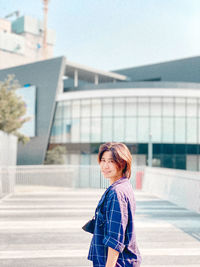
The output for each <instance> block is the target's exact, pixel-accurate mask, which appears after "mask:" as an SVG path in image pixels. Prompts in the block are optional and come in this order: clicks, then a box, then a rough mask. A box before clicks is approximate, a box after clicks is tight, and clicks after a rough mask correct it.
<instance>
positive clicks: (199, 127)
mask: <svg viewBox="0 0 200 267" xmlns="http://www.w3.org/2000/svg"><path fill="white" fill-rule="evenodd" d="M150 133H151V135H152V142H153V164H154V166H161V167H169V168H178V169H194V167H190V166H196V167H195V168H196V169H197V170H199V161H200V160H199V152H200V145H199V144H200V99H198V98H192V97H189V98H188V97H187V98H186V97H141V96H137V97H136V96H131V97H112V98H111V97H110V98H108V97H107V98H88V99H79V100H77V99H75V100H74V99H71V100H68V101H60V102H57V107H56V112H55V118H54V121H53V126H52V130H51V137H50V144H63V145H64V144H66V146H67V148H68V147H69V148H70V151H71V152H70V153H71V154H73V153H77V154H78V153H79V154H80V155H84V157H82V159H81V160H80V161H84V162H89V163H91V162H92V160H91V157H92V154H94V153H97V151H98V147H99V144H100V143H103V142H109V141H119V142H125V143H126V144H127V145H128V146H129V147H130V149H131V151H132V153H133V154H136V155H138V162H139V158H140V161H141V162H142V164H146V161H147V154H148V142H149V135H150ZM73 144H74V146H73ZM84 144H85V145H84ZM86 146H87V151H86V152H84V151H85V147H86ZM75 147H76V148H75ZM70 153H69V154H70ZM73 155H74V154H73ZM139 156H140V157H139ZM141 156H143V160H141ZM194 156H195V160H196V162H197V163H196V164H194V162H192V163H191V161H193V160H194ZM191 159H192V160H191ZM69 161H70V160H69Z"/></svg>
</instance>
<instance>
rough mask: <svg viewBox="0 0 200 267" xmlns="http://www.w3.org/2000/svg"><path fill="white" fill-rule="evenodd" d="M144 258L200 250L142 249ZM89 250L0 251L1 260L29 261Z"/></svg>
mask: <svg viewBox="0 0 200 267" xmlns="http://www.w3.org/2000/svg"><path fill="white" fill-rule="evenodd" d="M140 251H141V255H142V257H144V256H199V255H200V250H199V248H198V249H190V250H183V249H182V248H179V249H174V248H171V249H140ZM87 255H88V249H87V250H83V249H76V250H70V249H65V250H15V251H13V250H11V251H0V259H27V258H57V257H59V258H74V257H76V258H77V257H79V258H80V257H87Z"/></svg>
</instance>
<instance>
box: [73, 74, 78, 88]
mask: <svg viewBox="0 0 200 267" xmlns="http://www.w3.org/2000/svg"><path fill="white" fill-rule="evenodd" d="M74 87H78V70H74Z"/></svg>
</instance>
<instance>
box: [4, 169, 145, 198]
mask: <svg viewBox="0 0 200 267" xmlns="http://www.w3.org/2000/svg"><path fill="white" fill-rule="evenodd" d="M141 171H144V167H142V166H141V167H136V166H133V168H132V176H131V179H130V181H131V183H132V185H133V187H135V185H136V181H135V180H136V179H135V178H136V174H137V172H141ZM34 185H38V186H40V185H41V186H54V187H73V188H106V187H108V186H109V180H108V179H105V178H104V177H103V176H102V175H101V172H100V168H99V166H98V165H31V166H10V167H0V196H2V195H6V194H10V193H13V192H14V191H15V187H16V186H34Z"/></svg>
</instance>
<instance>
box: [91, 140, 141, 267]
mask: <svg viewBox="0 0 200 267" xmlns="http://www.w3.org/2000/svg"><path fill="white" fill-rule="evenodd" d="M131 160H132V156H131V154H130V151H129V150H128V148H127V146H126V145H124V144H122V143H114V142H113V143H106V144H103V145H101V146H100V148H99V154H98V162H99V165H100V169H101V172H102V174H103V176H104V177H105V178H108V179H109V180H110V186H109V187H108V188H107V190H106V191H105V192H104V194H103V196H102V197H101V200H100V201H99V203H98V205H97V208H96V211H95V227H94V233H93V238H92V241H91V245H90V250H89V255H88V259H89V260H91V261H92V262H93V266H94V267H135V266H137V267H138V266H140V263H141V256H140V252H139V249H138V247H137V244H136V235H135V227H134V219H135V198H134V193H133V188H132V186H131V184H130V181H129V178H130V176H131Z"/></svg>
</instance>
